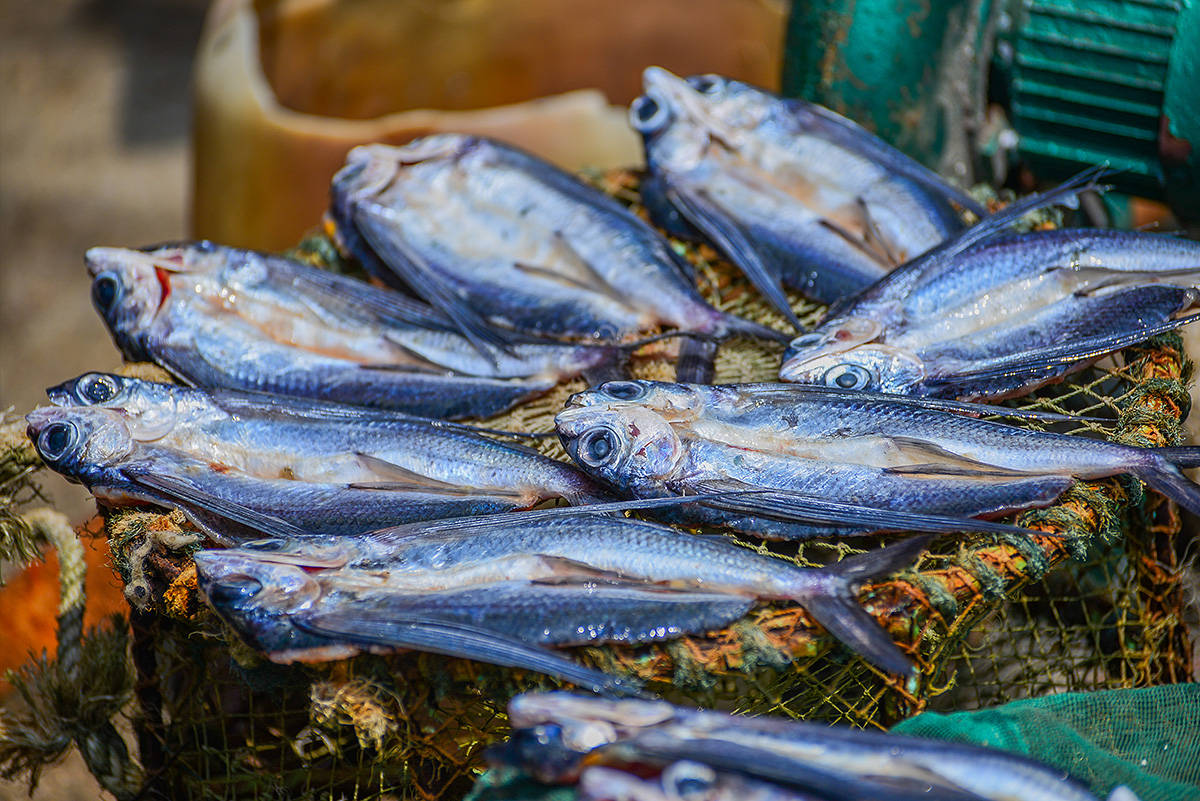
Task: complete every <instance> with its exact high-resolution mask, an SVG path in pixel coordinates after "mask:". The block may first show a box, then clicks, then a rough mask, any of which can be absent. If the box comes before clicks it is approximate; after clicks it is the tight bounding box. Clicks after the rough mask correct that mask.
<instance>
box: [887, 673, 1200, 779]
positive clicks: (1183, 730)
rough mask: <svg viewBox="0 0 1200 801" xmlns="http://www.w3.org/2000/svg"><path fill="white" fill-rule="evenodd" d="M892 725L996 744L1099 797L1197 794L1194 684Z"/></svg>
mask: <svg viewBox="0 0 1200 801" xmlns="http://www.w3.org/2000/svg"><path fill="white" fill-rule="evenodd" d="M892 731H894V732H896V733H897V734H906V735H910V736H913V737H931V738H935V739H939V740H953V741H955V742H961V743H976V744H978V745H986V746H989V747H991V748H1002V749H1004V750H1006V751H1014V752H1016V753H1018V754H1024V755H1025V756H1029V757H1033V758H1034V759H1037V760H1039V761H1041V762H1044V763H1046V764H1047V765H1051V766H1053V767H1056V768H1060V769H1062V770H1064V771H1066V772H1067V773H1070V774H1071V775H1072V776H1074V777H1076V778H1077V779H1079V780H1080V781H1082V782H1084V783H1085V784H1087V785H1088V786H1089V787H1091V788H1092V791H1093V792H1095V793H1096V794H1097V795H1100V796H1102V797H1103V796H1105V795H1107V794H1108V793H1109V792H1111V791H1112V790H1113V789H1114V788H1115V787H1118V786H1120V785H1125V786H1126V787H1128V788H1129V789H1131V790H1133V791H1134V793H1135V794H1136V795H1137V797H1138V798H1139V799H1141V801H1185V800H1186V799H1196V798H1200V684H1177V685H1173V686H1164V687H1147V688H1144V689H1140V690H1110V691H1108V692H1094V693H1063V694H1061V695H1053V696H1049V697H1046V698H1033V699H1029V700H1025V701H1014V702H1013V703H1010V704H1005V705H1004V706H1000V707H996V708H994V709H984V710H980V711H976V712H955V713H953V714H939V713H936V712H926V713H924V714H921V715H917V716H916V717H914V718H910V719H908V720H906V721H903V722H901V723H900V724H898V725H897V726H896V727H895V728H893V729H892Z"/></svg>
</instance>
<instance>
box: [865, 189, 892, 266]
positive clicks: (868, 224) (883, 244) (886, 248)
mask: <svg viewBox="0 0 1200 801" xmlns="http://www.w3.org/2000/svg"><path fill="white" fill-rule="evenodd" d="M857 200H858V208H859V212H860V213H861V214H862V218H863V226H864V227H865V228H866V229H867V232H868V233H870V235H871V239H872V240H873V241H874V242H875V244H877V245H879V249H880V250H882V251H883V255H884V256H885V257H886V258H887V260H888V262H889V263H890V264H891V265H892V266H893V267H895V266H897V265H899V264H900V262H901V261H902V259H900V258H899V257H897V256H896V254H895V253H893V252H892V248H891V246H890V245H888V241H887V239H886V238H885V237H884V235H883V232H882V231H880V230H879V226H877V225H876V224H875V218H874V217H872V216H871V207H870V206H868V205H867V201H866V200H865V199H864V198H861V197H860V198H858V199H857ZM865 244H866V243H864V245H865Z"/></svg>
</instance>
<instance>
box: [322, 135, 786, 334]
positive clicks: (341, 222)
mask: <svg viewBox="0 0 1200 801" xmlns="http://www.w3.org/2000/svg"><path fill="white" fill-rule="evenodd" d="M332 193H333V203H332V211H331V215H332V217H333V219H334V220H335V221H336V224H337V227H338V230H339V232H341V235H342V238H343V239H344V240H345V241H346V244H347V245H348V246H349V247H350V248H351V249H352V250H353V251H354V252H355V253H356V254H358V255H359V256H360V259H361V260H362V261H363V262H364V263H365V264H367V265H368V266H371V265H374V266H375V268H376V269H377V270H382V272H380V273H379V275H380V276H381V277H383V278H385V279H387V280H391V281H392V282H396V281H397V279H399V281H400V282H401V283H402V284H404V285H406V286H409V287H411V288H412V290H413V291H415V292H416V293H417V294H419V295H421V296H422V297H424V298H426V299H427V300H429V302H430V303H432V304H433V305H435V306H436V307H438V308H439V309H442V310H443V311H445V312H446V313H447V314H448V315H449V316H450V317H452V318H453V319H454V320H455V321H456V322H457V323H459V324H460V325H461V326H462V327H463V330H464V331H465V332H468V333H469V334H471V335H473V336H476V337H478V338H480V339H483V340H484V341H488V340H489V339H490V338H494V337H499V338H500V339H501V340H502V341H507V340H508V339H509V338H510V337H511V336H512V332H523V333H526V334H533V335H537V336H545V337H552V338H570V339H573V340H582V341H587V342H614V343H615V342H623V341H625V340H626V339H627V338H628V337H630V336H632V335H636V334H638V333H639V332H645V331H647V330H651V329H654V328H657V327H660V326H662V327H670V328H674V329H677V330H679V331H681V332H692V333H696V334H701V335H706V336H713V337H724V336H726V335H729V334H735V333H740V334H748V335H750V336H757V337H766V338H771V339H778V338H779V336H780V335H779V334H778V332H775V331H773V330H771V329H768V328H765V327H763V326H760V325H757V324H755V323H751V322H749V321H747V320H742V319H740V318H738V317H734V316H732V315H729V314H726V313H724V312H720V311H718V310H716V309H714V308H713V307H712V306H710V305H708V304H707V303H706V302H705V301H704V300H703V299H702V298H701V297H700V295H699V293H698V292H697V291H696V288H695V285H694V283H693V279H692V275H691V270H690V267H689V266H688V264H687V263H686V262H685V261H684V260H683V259H681V258H680V257H679V256H677V255H676V254H675V253H674V252H673V251H672V250H671V247H670V245H669V244H668V243H667V241H666V240H665V239H663V238H662V237H661V236H659V235H658V234H657V233H656V232H655V231H654V230H653V229H651V228H650V227H649V226H648V225H646V224H645V223H643V222H642V221H641V220H640V219H638V218H637V217H636V216H635V215H633V214H632V213H631V212H629V211H628V210H626V209H625V208H623V207H622V206H621V205H620V204H618V203H617V202H616V201H614V200H613V199H611V198H609V197H608V196H606V195H604V194H603V193H601V192H599V191H597V190H595V189H592V188H591V187H588V186H587V185H585V184H583V183H581V182H580V181H578V180H577V179H576V178H574V177H573V176H571V175H569V174H567V173H565V172H563V171H561V170H559V169H558V168H556V167H554V166H552V165H550V164H548V163H546V162H544V161H541V160H540V159H537V158H535V157H533V156H531V155H529V154H527V153H525V152H523V151H520V150H518V149H516V148H514V147H511V146H509V145H506V144H502V143H500V142H497V141H493V140H490V139H484V138H481V137H475V136H465V135H461V134H441V135H437V136H430V137H426V138H424V139H418V140H416V141H414V142H412V143H410V144H408V145H405V146H403V147H388V146H385V145H369V146H364V147H358V148H355V149H354V150H352V151H351V152H350V154H349V156H348V157H347V160H346V166H345V167H343V168H342V170H341V171H340V172H339V173H338V174H337V175H336V176H335V177H334V180H333V190H332ZM464 231H468V232H470V233H469V235H464V234H463V232H464Z"/></svg>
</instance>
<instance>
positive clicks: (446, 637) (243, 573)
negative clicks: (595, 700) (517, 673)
mask: <svg viewBox="0 0 1200 801" xmlns="http://www.w3.org/2000/svg"><path fill="white" fill-rule="evenodd" d="M195 561H196V573H197V578H198V583H199V587H200V592H201V595H202V596H203V597H204V599H205V600H206V601H207V602H208V604H209V605H210V606H211V607H212V608H213V609H214V611H216V612H217V614H218V615H220V616H221V617H222V618H224V619H225V620H226V621H227V622H228V623H229V624H230V625H232V626H233V627H234V629H236V630H237V631H238V632H240V633H241V635H242V636H243V637H244V638H245V639H246V640H248V641H249V642H250V644H251V645H252V646H254V647H255V648H257V649H259V650H260V651H263V652H264V653H265V654H266V655H267V657H268V658H269V659H271V660H273V661H276V662H280V663H283V664H287V663H291V662H297V661H303V662H321V661H327V660H334V659H345V658H349V657H351V656H354V655H355V654H357V653H360V652H364V651H365V652H372V653H380V652H383V653H387V652H392V651H396V650H417V651H427V652H429V653H435V654H442V655H444V656H455V657H461V658H465V659H473V660H475V661H479V662H486V663H489V664H494V665H501V666H504V667H514V668H519V669H524V670H532V671H536V672H538V673H546V674H549V675H551V676H556V677H558V678H560V679H564V680H566V681H570V682H572V683H573V684H577V685H579V686H581V687H585V688H589V689H592V690H593V691H595V692H603V693H610V694H630V693H636V692H637V687H636V684H634V683H632V682H630V681H629V680H626V679H622V678H620V677H617V676H610V675H608V674H605V673H602V672H600V671H597V670H593V669H591V668H587V667H584V666H583V665H579V664H577V663H575V662H573V661H572V660H570V659H567V658H566V657H564V656H561V655H559V654H556V653H554V652H552V651H550V650H548V649H546V648H542V647H539V646H536V645H532V644H530V643H528V642H526V641H524V640H520V639H517V638H514V637H509V636H504V635H501V634H500V633H499V632H497V631H494V630H487V629H480V628H476V627H474V626H470V625H464V624H462V623H457V622H453V621H448V620H440V619H437V618H436V617H434V616H427V615H425V614H423V613H422V612H421V611H420V610H417V611H415V612H414V610H413V609H411V608H390V606H389V603H388V600H389V599H388V597H387V596H386V595H384V594H379V593H374V594H373V593H371V592H370V591H369V590H368V591H365V592H364V591H363V590H362V589H361V588H358V587H356V586H354V585H353V583H352V582H351V583H349V584H348V585H347V586H346V587H340V586H338V584H337V582H336V581H335V580H330V579H329V578H328V577H325V578H324V579H319V578H316V577H314V576H313V575H311V574H309V573H306V572H305V571H303V570H300V569H298V568H296V567H294V566H291V565H282V564H274V563H271V562H260V561H257V560H254V559H248V558H246V557H244V556H236V555H231V554H229V553H228V552H224V551H200V552H198V553H196V554H195Z"/></svg>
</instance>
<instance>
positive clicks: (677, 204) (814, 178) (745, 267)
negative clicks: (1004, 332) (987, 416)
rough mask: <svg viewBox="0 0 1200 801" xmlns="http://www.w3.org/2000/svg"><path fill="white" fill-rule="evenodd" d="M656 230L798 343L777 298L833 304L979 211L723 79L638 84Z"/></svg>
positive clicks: (792, 103) (965, 198)
mask: <svg viewBox="0 0 1200 801" xmlns="http://www.w3.org/2000/svg"><path fill="white" fill-rule="evenodd" d="M642 86H643V94H642V95H641V96H640V97H638V98H637V99H635V100H634V101H633V103H632V104H631V106H630V112H629V119H630V124H631V125H632V126H633V128H634V129H635V130H637V131H638V132H639V133H640V134H641V136H642V140H643V145H644V149H645V154H646V166H647V170H648V172H649V178H648V179H647V180H645V181H643V183H642V197H643V201H644V203H645V205H646V207H647V209H648V210H649V212H650V214H651V217H652V218H653V219H654V220H655V221H656V222H657V223H658V224H659V225H660V226H661V227H663V228H666V229H667V230H668V231H670V232H671V233H674V234H676V235H680V236H689V237H690V238H693V239H695V238H702V239H705V240H707V241H709V242H711V243H712V244H713V245H714V246H715V247H716V248H717V250H719V251H721V252H722V253H723V254H724V255H725V256H726V257H727V258H728V259H729V260H730V261H732V262H733V263H734V264H736V265H737V266H738V267H739V268H740V269H741V270H742V272H743V273H745V275H746V277H747V278H749V279H750V281H751V282H752V283H753V284H754V285H755V287H757V288H758V290H759V292H760V293H762V295H763V297H764V298H765V299H766V300H767V301H768V302H770V304H771V305H772V306H774V307H775V308H776V309H778V310H779V311H780V312H782V313H783V314H784V315H786V316H787V318H788V320H789V322H791V324H792V325H793V326H795V327H796V328H797V329H799V330H801V331H803V330H804V326H803V325H802V324H801V323H800V320H799V319H798V318H797V317H796V315H795V313H794V311H793V310H792V308H791V306H790V304H789V303H788V300H787V297H786V295H785V294H784V291H783V287H784V286H788V287H792V288H794V289H797V290H799V291H801V292H803V293H804V294H805V295H807V296H809V297H810V298H812V299H813V300H816V301H818V302H821V303H833V302H835V301H837V300H839V299H841V298H843V297H846V296H848V295H852V294H854V293H855V292H857V291H859V290H861V289H863V288H865V287H867V286H870V285H871V284H872V283H874V282H875V281H877V280H878V279H880V278H882V277H883V276H884V275H886V274H887V273H888V272H889V271H890V270H892V269H894V268H895V267H897V266H898V265H900V264H902V263H904V262H905V261H907V260H909V259H911V258H913V257H915V256H917V255H918V254H920V253H923V252H925V251H926V250H928V249H930V248H931V247H934V246H935V245H937V244H939V243H941V242H942V241H944V240H945V239H946V238H948V237H951V236H953V235H954V234H956V233H958V232H959V231H960V230H962V229H963V227H964V224H963V221H962V217H961V216H960V215H959V213H958V212H957V211H956V210H955V208H954V205H955V204H957V205H958V206H961V207H962V208H964V209H967V210H970V211H972V212H974V213H975V214H977V215H979V216H983V214H984V210H983V209H982V208H981V207H980V206H979V204H978V203H976V202H975V201H974V200H972V199H971V198H970V196H969V195H967V194H966V193H965V192H963V191H961V190H959V189H957V188H955V187H954V186H952V185H951V184H949V183H947V182H946V181H945V180H944V179H942V178H941V177H940V176H938V175H937V174H936V173H934V172H933V171H931V170H929V169H927V168H925V167H923V166H921V165H920V164H918V163H917V162H915V161H913V160H912V159H910V158H908V157H907V156H905V155H904V154H902V153H901V152H899V151H898V150H896V149H894V148H892V147H891V146H889V145H888V144H886V143H885V142H883V141H882V140H880V139H879V138H877V137H875V136H873V135H871V134H870V133H868V132H867V131H865V130H863V129H862V128H860V127H859V126H858V125H856V124H854V123H853V122H851V121H850V120H848V119H846V118H844V117H842V116H840V115H838V114H835V113H834V112H832V111H830V110H829V109H827V108H824V107H822V106H819V105H817V104H815V103H809V102H807V101H804V100H796V99H785V98H781V97H779V96H777V95H774V94H772V93H770V92H767V91H765V90H763V89H760V88H758V87H755V86H751V85H749V84H746V83H743V82H741V81H735V80H732V79H730V78H725V77H722V76H719V75H697V76H693V77H690V78H687V79H683V78H680V77H678V76H676V75H674V74H672V73H670V72H668V71H667V70H665V69H663V68H661V67H647V68H646V70H645V71H644V72H643V74H642Z"/></svg>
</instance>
